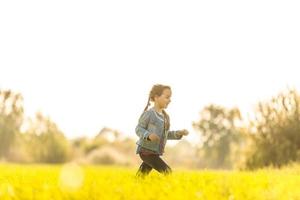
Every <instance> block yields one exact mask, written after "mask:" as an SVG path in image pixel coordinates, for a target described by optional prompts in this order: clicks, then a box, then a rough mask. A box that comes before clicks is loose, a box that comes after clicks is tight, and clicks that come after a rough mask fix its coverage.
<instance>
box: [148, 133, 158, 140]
mask: <svg viewBox="0 0 300 200" xmlns="http://www.w3.org/2000/svg"><path fill="white" fill-rule="evenodd" d="M148 138H149V139H150V140H151V141H153V142H159V140H160V138H159V137H158V135H156V134H155V133H150V135H149V136H148Z"/></svg>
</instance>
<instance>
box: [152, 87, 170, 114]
mask: <svg viewBox="0 0 300 200" xmlns="http://www.w3.org/2000/svg"><path fill="white" fill-rule="evenodd" d="M171 96H172V92H171V90H170V89H164V90H163V93H162V94H161V95H160V96H155V98H154V100H155V101H154V102H155V104H157V105H158V106H159V107H160V108H162V109H164V108H167V107H168V105H169V103H170V102H171Z"/></svg>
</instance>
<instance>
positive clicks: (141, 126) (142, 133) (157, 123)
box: [135, 84, 188, 176]
mask: <svg viewBox="0 0 300 200" xmlns="http://www.w3.org/2000/svg"><path fill="white" fill-rule="evenodd" d="M171 94H172V93H171V88H170V87H169V86H166V85H160V84H157V85H154V86H153V87H152V89H151V91H150V94H149V98H148V103H147V105H146V107H145V109H144V112H143V113H142V115H141V117H140V119H139V122H138V125H137V126H136V129H135V132H136V134H137V135H138V136H139V140H138V141H137V143H136V144H137V145H138V146H137V151H136V153H137V154H139V155H140V157H141V159H142V161H143V163H142V164H141V166H140V168H139V170H138V172H137V175H138V176H144V175H147V174H149V173H150V171H151V170H152V169H155V170H157V171H158V172H160V173H164V174H168V173H170V172H171V168H170V167H169V166H168V165H167V164H166V163H165V162H164V161H163V160H162V159H161V158H160V156H161V155H162V154H163V152H164V148H165V144H166V141H167V139H175V140H178V139H181V138H182V136H183V135H188V131H187V130H185V129H183V130H178V131H169V128H170V118H169V115H168V114H167V113H166V112H165V110H164V109H165V108H167V106H168V104H169V103H170V102H171ZM150 101H153V102H154V107H152V108H150V109H148V107H149V105H150Z"/></svg>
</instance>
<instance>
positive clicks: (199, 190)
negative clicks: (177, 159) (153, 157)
mask: <svg viewBox="0 0 300 200" xmlns="http://www.w3.org/2000/svg"><path fill="white" fill-rule="evenodd" d="M136 170H137V169H130V168H121V167H96V166H85V167H80V166H78V165H70V164H69V165H12V164H1V165H0V199H1V200H6V199H26V200H27V199H37V200H43V199H55V200H59V199H68V200H69V199H78V200H83V199H88V200H92V199H109V200H113V199H124V200H127V199H130V200H131V199H132V200H135V199H136V200H137V199H143V200H148V199H153V200H160V199H161V200H166V199H178V200H179V199H180V200H182V199H188V200H190V199H213V200H223V199H224V200H225V199H226V200H238V199H249V200H256V199H258V200H260V199H261V200H272V199H278V200H279V199H280V200H285V199H289V200H292V199H294V200H296V199H299V200H300V167H299V166H293V167H289V168H285V169H282V170H276V169H263V170H258V171H253V172H249V171H242V172H239V171H209V170H202V171H201V170H199V171H189V170H180V171H179V170H176V169H173V170H174V171H175V172H174V173H173V174H172V175H169V176H163V175H160V174H158V173H156V172H154V171H153V172H151V174H150V176H148V177H146V178H145V179H140V178H136V177H135V173H136Z"/></svg>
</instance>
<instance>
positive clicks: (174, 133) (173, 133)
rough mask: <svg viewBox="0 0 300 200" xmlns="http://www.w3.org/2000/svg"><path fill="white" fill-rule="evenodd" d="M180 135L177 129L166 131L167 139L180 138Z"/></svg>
mask: <svg viewBox="0 0 300 200" xmlns="http://www.w3.org/2000/svg"><path fill="white" fill-rule="evenodd" d="M181 138H182V135H180V134H179V131H168V138H167V139H168V140H180V139H181Z"/></svg>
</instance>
